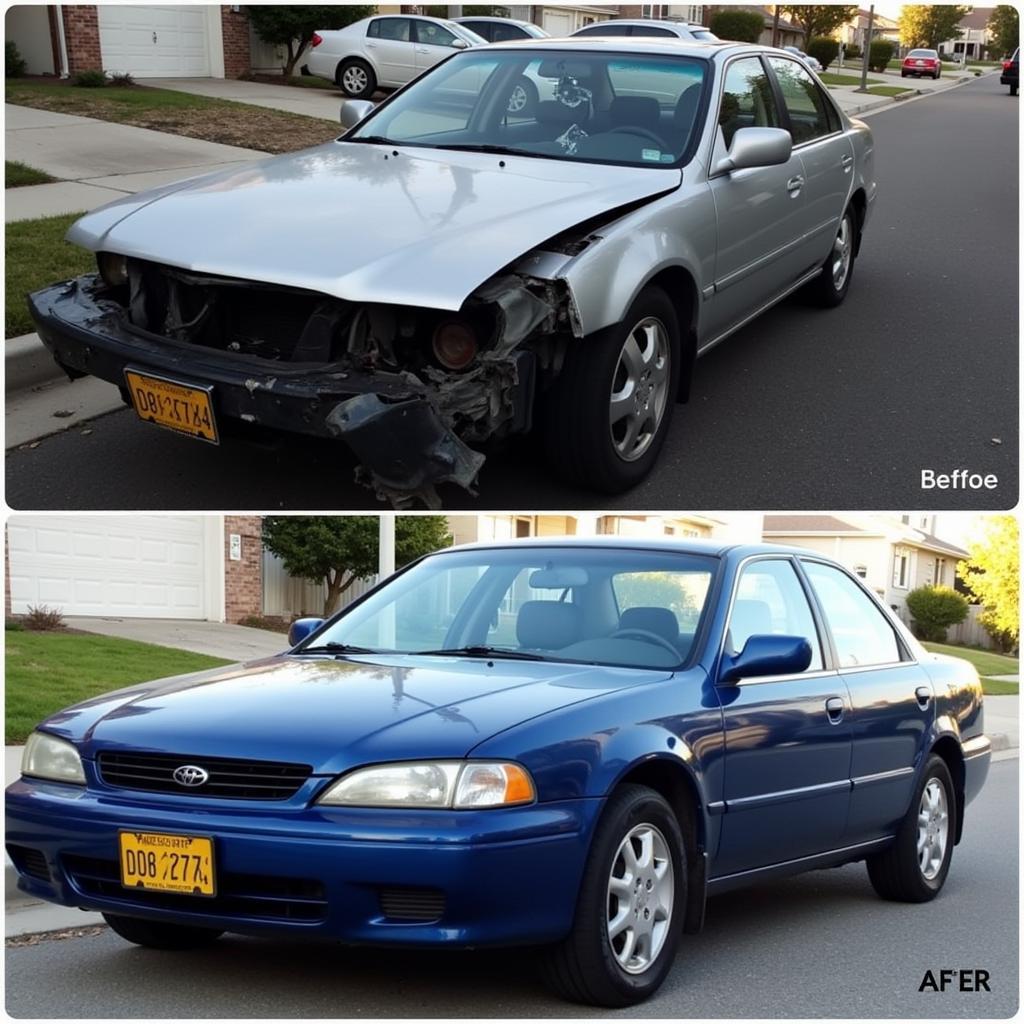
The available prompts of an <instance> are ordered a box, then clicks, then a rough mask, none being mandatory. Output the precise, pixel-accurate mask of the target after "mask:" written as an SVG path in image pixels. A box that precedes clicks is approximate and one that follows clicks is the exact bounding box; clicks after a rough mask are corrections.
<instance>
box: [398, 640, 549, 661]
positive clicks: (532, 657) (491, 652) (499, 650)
mask: <svg viewBox="0 0 1024 1024" xmlns="http://www.w3.org/2000/svg"><path fill="white" fill-rule="evenodd" d="M413 653H415V654H451V655H455V656H461V657H465V658H492V657H493V658H515V659H517V660H519V661H547V658H545V657H544V655H543V654H530V653H529V652H528V651H510V650H507V649H506V648H504V647H487V646H484V645H482V644H477V645H470V646H469V647H442V648H440V649H439V650H436V651H415V652H413Z"/></svg>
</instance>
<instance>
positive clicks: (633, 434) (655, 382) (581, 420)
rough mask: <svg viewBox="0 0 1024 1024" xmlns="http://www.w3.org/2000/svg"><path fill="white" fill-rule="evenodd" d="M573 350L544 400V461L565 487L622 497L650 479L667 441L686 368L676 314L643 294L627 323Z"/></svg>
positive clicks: (661, 296)
mask: <svg viewBox="0 0 1024 1024" xmlns="http://www.w3.org/2000/svg"><path fill="white" fill-rule="evenodd" d="M570 345H571V348H570V350H569V352H568V353H567V354H566V357H565V362H564V365H563V367H562V372H561V373H560V374H559V376H558V377H557V379H556V380H555V381H554V383H553V385H552V386H551V387H550V388H549V389H548V391H547V392H546V393H545V394H544V395H543V398H542V409H541V420H542V423H543V428H542V429H543V437H542V438H541V440H542V442H543V444H544V451H545V454H546V457H547V459H548V462H549V464H550V465H551V467H552V469H554V471H555V472H556V473H557V474H558V475H559V476H560V477H562V478H563V479H568V480H572V481H574V482H575V483H578V484H583V485H585V486H587V487H590V488H593V489H595V490H599V491H604V492H606V493H608V494H620V493H622V492H623V491H626V490H629V488H631V487H635V486H636V485H637V484H638V483H640V481H641V480H643V479H644V477H646V476H647V474H648V473H649V472H650V471H651V468H652V467H653V466H654V463H655V461H656V460H657V458H658V453H659V452H660V450H661V446H662V445H663V444H664V442H665V436H666V434H667V433H668V428H669V423H670V422H671V419H672V411H673V407H674V406H675V403H676V395H677V394H678V392H679V377H680V366H681V363H682V345H681V341H680V330H679V320H678V316H677V314H676V310H675V307H674V306H673V304H672V303H671V301H669V298H668V296H667V295H666V294H665V292H663V291H662V290H661V289H660V288H657V287H648V288H645V289H644V290H643V291H642V292H640V294H639V295H638V296H637V297H636V299H635V300H634V301H633V303H632V305H631V306H630V307H629V310H628V311H627V313H626V315H625V317H624V318H623V320H622V322H621V323H618V324H614V325H612V326H611V327H608V328H606V329H604V330H601V331H597V332H595V333H594V334H592V335H590V336H588V337H586V338H583V339H582V340H576V341H573V342H571V343H570ZM630 402H632V403H633V405H632V406H630V405H629V404H628V403H630Z"/></svg>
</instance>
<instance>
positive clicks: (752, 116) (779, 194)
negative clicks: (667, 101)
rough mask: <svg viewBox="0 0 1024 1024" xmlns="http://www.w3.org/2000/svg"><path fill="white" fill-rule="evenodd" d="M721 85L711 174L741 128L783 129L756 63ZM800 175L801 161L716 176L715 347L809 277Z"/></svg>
mask: <svg viewBox="0 0 1024 1024" xmlns="http://www.w3.org/2000/svg"><path fill="white" fill-rule="evenodd" d="M721 81H722V85H721V89H720V92H719V98H718V101H717V114H714V115H712V116H716V117H717V133H716V134H717V137H716V140H715V144H714V148H713V152H712V160H711V167H712V168H713V167H714V166H715V165H716V164H717V163H718V162H719V161H720V160H721V159H722V158H723V157H724V156H725V155H726V154H727V152H728V148H729V145H730V144H731V142H732V139H733V136H734V135H735V134H736V132H737V131H738V130H739V129H740V128H780V127H782V115H781V112H780V110H779V102H778V97H777V94H776V93H775V91H774V89H773V88H772V85H771V80H770V79H769V77H768V73H767V70H766V69H765V66H764V64H763V63H762V61H761V58H760V57H759V56H758V55H756V54H749V55H746V56H741V57H737V58H734V59H733V60H731V61H729V62H728V63H727V64H726V66H725V68H724V70H723V73H722V79H721ZM712 109H713V110H714V109H716V106H715V105H714V104H713V106H712ZM803 175H804V168H803V162H802V161H801V159H800V157H799V156H798V155H796V154H794V155H793V156H792V157H791V158H790V159H789V160H788V161H787V162H786V163H784V164H780V165H777V166H774V167H751V168H744V169H742V170H737V171H727V172H722V173H718V174H715V173H712V175H711V177H710V179H709V184H710V187H711V194H712V196H713V197H714V202H715V215H716V218H717V230H718V243H717V251H716V257H715V277H714V287H715V292H714V295H713V296H712V298H711V299H710V300H709V303H708V307H707V319H706V323H707V331H705V334H706V335H708V336H709V337H710V338H711V339H713V338H714V337H716V336H717V335H718V334H720V333H721V332H722V331H724V330H726V329H727V328H729V327H731V326H732V325H734V324H736V323H738V322H739V321H742V320H744V319H746V318H748V317H749V316H750V315H751V314H753V313H754V312H756V311H757V310H758V309H759V308H760V307H761V306H763V305H764V304H765V303H766V302H768V300H769V299H771V298H773V297H774V296H775V295H777V294H778V293H779V292H781V291H782V290H783V289H784V288H785V287H786V286H787V285H789V284H792V283H793V282H794V281H796V280H797V278H798V277H799V276H800V274H801V273H802V272H803V271H804V270H805V269H806V263H805V260H804V259H803V257H802V256H801V255H800V254H799V251H798V250H799V245H800V239H801V236H802V225H803V224H804V220H805V214H804V211H803V203H804V196H803V190H802V187H801V186H802V183H803Z"/></svg>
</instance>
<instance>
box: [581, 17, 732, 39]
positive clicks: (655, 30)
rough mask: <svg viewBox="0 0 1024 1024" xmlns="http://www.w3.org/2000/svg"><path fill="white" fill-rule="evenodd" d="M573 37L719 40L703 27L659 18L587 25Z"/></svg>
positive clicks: (626, 19) (612, 20) (611, 21)
mask: <svg viewBox="0 0 1024 1024" xmlns="http://www.w3.org/2000/svg"><path fill="white" fill-rule="evenodd" d="M572 35H573V38H575V37H578V36H592V37H593V36H600V37H601V38H602V39H609V38H611V37H618V36H631V37H633V38H636V37H637V36H647V37H649V38H652V39H656V38H658V37H668V36H672V37H673V38H675V39H686V40H687V41H689V42H699V43H713V42H716V41H717V40H718V36H716V35H715V33H714V32H712V31H711V29H708V28H705V27H704V26H703V25H691V24H690V23H689V22H686V21H667V20H660V19H657V18H610V19H609V20H608V21H598V22H595V23H594V24H592V25H585V26H584V27H583V28H580V29H577V30H576V31H575V32H573V34H572Z"/></svg>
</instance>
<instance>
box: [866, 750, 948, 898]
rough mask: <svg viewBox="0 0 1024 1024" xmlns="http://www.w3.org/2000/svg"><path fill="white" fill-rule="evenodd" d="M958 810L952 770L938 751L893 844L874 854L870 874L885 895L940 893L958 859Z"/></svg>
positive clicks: (908, 896) (926, 766)
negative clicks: (955, 848)
mask: <svg viewBox="0 0 1024 1024" xmlns="http://www.w3.org/2000/svg"><path fill="white" fill-rule="evenodd" d="M956 813H957V811H956V795H955V792H954V789H953V780H952V778H951V777H950V774H949V768H948V767H947V766H946V762H945V761H943V760H942V758H941V757H938V756H937V755H935V754H933V755H932V756H931V757H930V758H928V762H927V764H926V765H925V767H924V771H923V772H922V773H921V780H920V781H919V782H918V784H917V788H916V790H915V791H914V799H913V800H912V801H911V802H910V809H909V810H908V811H907V814H906V817H905V818H904V819H903V822H902V823H901V824H900V827H899V830H898V831H897V833H896V839H895V841H894V842H893V844H892V846H890V847H888V848H887V849H885V850H883V851H882V852H881V853H876V854H875V855H874V856H873V857H869V858H868V877H869V878H870V879H871V884H872V885H873V886H874V887H875V892H877V893H878V895H879V896H881V897H882V899H884V900H898V901H900V902H902V903H927V902H928V900H933V899H935V897H936V896H938V894H939V892H940V890H941V889H942V886H943V883H945V881H946V875H947V874H949V863H950V860H951V859H952V857H953V842H954V837H955V836H956Z"/></svg>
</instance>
